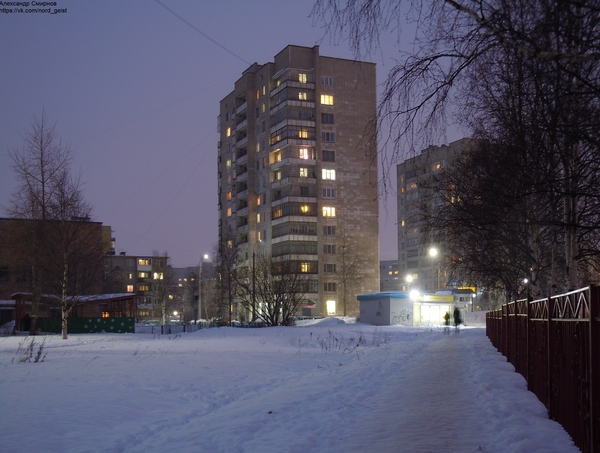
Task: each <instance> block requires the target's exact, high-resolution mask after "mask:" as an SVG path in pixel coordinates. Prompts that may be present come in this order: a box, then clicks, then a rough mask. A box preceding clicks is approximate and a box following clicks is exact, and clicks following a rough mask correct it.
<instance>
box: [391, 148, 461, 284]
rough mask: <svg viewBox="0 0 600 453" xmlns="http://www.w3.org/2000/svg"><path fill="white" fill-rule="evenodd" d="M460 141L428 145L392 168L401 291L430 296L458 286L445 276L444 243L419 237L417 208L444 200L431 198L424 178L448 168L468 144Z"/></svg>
mask: <svg viewBox="0 0 600 453" xmlns="http://www.w3.org/2000/svg"><path fill="white" fill-rule="evenodd" d="M469 142H470V139H467V138H463V139H460V140H457V141H454V142H452V143H450V144H448V145H441V146H429V147H428V148H426V149H424V150H422V151H421V153H420V154H419V155H417V156H414V157H411V158H410V159H406V160H405V161H404V162H402V163H400V164H398V165H397V167H396V172H397V181H398V188H397V189H398V192H397V193H398V200H397V207H398V211H397V212H398V271H399V275H400V286H401V289H403V290H408V289H409V288H418V289H419V290H421V291H423V292H429V293H434V292H436V291H438V290H443V289H446V288H451V287H454V288H456V287H458V286H460V285H461V282H459V281H457V280H456V279H455V277H454V276H452V275H451V274H450V273H449V270H448V261H449V260H450V259H451V257H449V256H447V254H446V253H445V247H444V243H443V241H442V242H439V243H433V242H431V241H430V240H429V238H427V237H426V236H425V235H424V234H423V229H422V218H421V209H422V208H423V207H427V209H433V208H434V207H435V206H436V205H438V204H439V203H443V202H444V201H443V200H441V199H437V198H435V197H432V196H431V193H430V191H428V189H427V188H426V187H424V186H425V185H424V184H422V183H423V182H424V181H426V180H427V178H429V177H431V176H432V175H434V174H435V172H437V171H440V170H441V169H443V168H446V167H449V166H451V165H452V163H453V162H454V160H455V159H456V156H457V155H459V154H460V153H461V152H463V151H464V150H465V149H466V148H467V147H468V145H469Z"/></svg>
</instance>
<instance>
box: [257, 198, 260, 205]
mask: <svg viewBox="0 0 600 453" xmlns="http://www.w3.org/2000/svg"><path fill="white" fill-rule="evenodd" d="M256 206H260V196H258V197H256Z"/></svg>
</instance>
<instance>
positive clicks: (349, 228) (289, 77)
mask: <svg viewBox="0 0 600 453" xmlns="http://www.w3.org/2000/svg"><path fill="white" fill-rule="evenodd" d="M375 114H376V81H375V64H373V63H367V62H361V61H352V60H345V59H339V58H331V57H326V56H321V55H319V47H318V46H315V47H312V48H308V47H299V46H293V45H290V46H287V47H286V48H285V49H283V50H282V51H281V52H280V53H278V54H277V55H276V56H275V58H274V61H273V62H269V63H266V64H262V65H260V64H257V63H255V64H253V65H251V66H250V67H249V68H248V69H247V70H246V71H244V73H243V74H242V76H241V78H239V79H238V80H237V81H236V83H235V88H234V90H233V91H232V92H231V93H229V94H228V95H227V96H226V97H225V98H223V100H222V101H221V103H220V114H219V118H218V126H219V132H220V141H219V149H218V153H219V159H218V167H219V210H220V219H219V235H220V243H221V244H227V246H228V247H235V248H236V249H237V252H238V263H242V262H243V261H244V260H248V259H252V256H253V255H255V254H256V255H260V256H270V257H272V259H274V260H279V261H286V262H290V263H293V265H294V268H295V269H297V270H298V272H302V273H305V274H307V275H309V276H310V282H311V284H310V286H309V292H308V294H306V304H304V306H303V309H302V313H299V314H303V315H312V316H315V315H342V314H348V315H358V301H357V300H356V294H361V293H367V292H372V291H377V290H378V288H379V275H378V274H379V272H378V267H379V243H378V242H379V240H378V237H379V233H378V201H377V195H378V193H377V161H376V159H374V157H373V156H375V155H376V153H375V152H374V151H375V150H376V146H377V143H376V140H375V139H373V138H372V137H367V136H366V135H365V129H366V126H367V124H368V123H369V121H371V120H373V119H374V118H375ZM368 140H371V141H370V142H369V143H368V147H369V150H370V151H371V156H370V157H367V156H366V153H365V150H364V149H363V148H364V147H365V145H366V144H367V142H368ZM351 258H352V260H353V261H352V262H354V264H356V265H357V266H356V269H358V270H359V271H358V273H357V274H356V276H355V278H352V281H351V282H347V283H346V285H345V287H344V285H342V280H344V279H342V278H341V277H340V275H341V274H342V273H343V271H344V270H347V269H348V266H349V263H350V262H351ZM356 260H358V261H356ZM346 280H347V279H346ZM350 283H351V284H352V285H351V284H350ZM242 315H243V314H242V313H237V316H238V317H240V316H242ZM234 316H235V313H234Z"/></svg>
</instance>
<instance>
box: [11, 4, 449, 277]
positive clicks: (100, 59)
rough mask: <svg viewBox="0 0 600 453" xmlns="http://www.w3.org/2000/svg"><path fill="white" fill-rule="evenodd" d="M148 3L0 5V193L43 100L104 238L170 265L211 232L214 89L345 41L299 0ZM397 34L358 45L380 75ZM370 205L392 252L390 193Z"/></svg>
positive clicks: (206, 249)
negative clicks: (166, 258)
mask: <svg viewBox="0 0 600 453" xmlns="http://www.w3.org/2000/svg"><path fill="white" fill-rule="evenodd" d="M161 3H162V5H161ZM161 3H159V2H157V1H145V2H141V1H129V2H100V1H88V2H79V1H74V0H57V7H58V8H66V10H67V11H66V12H64V13H61V14H41V13H37V14H15V13H13V14H0V42H2V43H3V44H2V59H1V66H2V68H1V70H0V99H1V100H2V104H1V105H2V108H1V109H0V206H2V205H6V204H7V202H8V199H9V194H10V193H11V191H13V190H14V188H15V181H14V179H13V177H12V173H11V170H10V168H9V164H10V160H9V157H8V150H9V149H14V148H15V147H19V146H21V145H22V143H23V139H22V136H23V134H24V133H25V132H26V131H27V130H29V125H30V120H31V118H32V116H33V115H37V116H40V115H41V112H42V109H45V111H46V113H47V115H48V117H49V118H50V119H51V121H52V122H56V128H57V132H58V134H59V135H60V136H61V137H62V138H63V141H64V142H70V144H71V146H72V148H73V149H74V151H75V162H74V171H75V172H78V173H79V172H80V173H81V175H82V177H83V180H84V181H85V182H86V185H85V188H84V189H85V195H86V196H87V199H88V200H89V201H90V202H91V203H92V205H93V206H94V220H97V221H100V222H102V223H104V224H105V225H110V226H112V228H113V229H114V236H115V237H116V241H117V242H116V245H117V252H122V251H124V252H127V253H128V254H132V255H136V254H138V255H144V254H152V252H153V251H154V250H156V251H159V252H161V253H162V252H164V251H168V252H169V254H170V255H171V256H172V258H173V259H172V264H173V265H174V266H177V267H183V266H188V265H190V266H191V265H197V264H198V263H199V261H200V257H201V256H202V255H204V254H205V253H211V252H212V251H213V249H214V246H215V244H216V241H217V170H216V169H217V167H216V156H217V147H216V144H217V115H218V108H219V101H220V100H221V99H222V98H223V97H225V95H227V93H229V92H230V91H231V90H232V89H233V86H234V82H235V81H236V80H237V79H238V78H239V77H240V76H241V74H242V72H243V71H244V70H245V69H247V67H248V66H249V65H250V64H251V63H253V62H258V63H266V62H269V61H272V59H273V57H274V55H275V54H277V53H278V52H279V51H280V50H281V49H283V48H284V47H285V46H286V45H288V44H297V45H304V46H313V45H315V44H319V45H320V46H321V47H320V51H321V54H323V55H328V56H334V57H341V58H353V55H352V53H351V51H350V49H349V47H348V44H347V42H345V41H341V42H332V40H331V38H330V37H328V36H326V35H325V31H324V30H323V28H322V26H321V25H320V23H315V21H314V20H313V19H312V18H310V17H309V14H310V11H311V8H312V2H311V1H302V2H300V1H297V0H256V1H252V2H249V1H244V0H223V1H216V0H215V1H208V0H202V1H184V0H181V1H169V0H161ZM163 5H164V6H163ZM165 6H166V8H165ZM167 8H168V9H170V10H172V11H173V12H174V13H175V14H177V15H179V16H180V17H181V18H178V17H176V16H175V15H174V14H172V13H171V12H170V11H168V10H167ZM182 19H183V20H182ZM184 21H187V22H188V23H189V25H188V24H186V23H185V22H184ZM190 25H191V26H190ZM397 38H398V36H397V33H386V34H385V35H384V37H383V45H382V48H381V49H380V51H379V52H377V53H375V54H373V55H372V57H371V59H370V61H373V62H375V63H377V70H378V79H379V82H380V83H381V82H383V80H384V78H385V75H386V74H387V72H388V71H389V70H390V69H391V67H392V59H393V58H394V57H396V56H397V49H398V47H397V45H396V43H397V40H398V39H397ZM406 38H407V39H408V36H406ZM404 45H406V43H404ZM456 138H458V137H456V136H454V137H450V140H449V141H452V140H453V139H456ZM381 205H382V207H381V216H380V217H381V218H380V229H381V240H380V242H381V258H382V259H396V258H397V238H396V234H397V232H396V226H395V223H396V218H395V216H396V207H395V197H394V194H391V196H390V197H389V199H388V202H387V203H386V204H385V205H384V203H381ZM0 215H3V213H0Z"/></svg>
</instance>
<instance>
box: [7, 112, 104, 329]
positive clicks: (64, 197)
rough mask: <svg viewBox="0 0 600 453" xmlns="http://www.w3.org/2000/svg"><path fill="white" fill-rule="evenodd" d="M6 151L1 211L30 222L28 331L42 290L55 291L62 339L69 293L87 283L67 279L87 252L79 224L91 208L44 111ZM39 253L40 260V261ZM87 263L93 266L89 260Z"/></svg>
mask: <svg viewBox="0 0 600 453" xmlns="http://www.w3.org/2000/svg"><path fill="white" fill-rule="evenodd" d="M9 154H10V157H11V159H12V161H13V165H12V168H13V170H14V172H15V175H16V179H17V182H18V185H17V188H16V190H15V191H14V192H13V193H12V195H11V199H10V205H9V206H8V207H7V208H6V211H7V213H8V214H9V215H10V216H12V217H16V218H24V219H33V220H36V222H32V223H31V224H30V225H31V231H30V232H29V233H30V241H29V256H30V257H31V290H32V294H33V306H32V312H33V313H32V314H33V321H32V323H31V332H30V333H32V334H33V333H35V328H36V327H35V319H36V315H37V312H38V308H39V303H40V299H41V294H42V291H43V290H44V288H46V289H55V290H56V289H59V291H57V294H60V298H61V306H62V307H63V310H62V311H63V338H66V318H67V316H68V314H69V312H70V309H71V308H72V305H71V303H70V302H69V300H70V295H69V293H70V292H72V291H75V293H76V294H80V293H81V291H83V290H84V287H86V286H88V285H87V284H84V282H83V280H82V279H81V278H79V279H76V281H75V282H72V279H73V275H74V272H75V269H77V268H78V267H79V266H78V264H77V260H78V259H79V257H80V255H82V254H85V253H86V252H87V250H86V244H85V241H83V240H82V236H85V234H86V232H87V231H88V230H89V228H86V227H81V225H83V224H84V223H85V222H87V221H89V218H90V216H91V211H92V208H91V206H90V205H89V204H88V203H87V202H86V201H85V200H84V197H83V191H82V184H81V178H80V177H74V176H73V175H72V173H71V163H72V156H73V153H72V150H71V148H70V145H68V144H63V143H62V141H61V140H60V138H59V137H58V136H57V134H56V128H55V125H54V124H50V123H49V120H48V118H47V116H46V113H45V111H42V115H41V117H40V118H37V117H33V119H32V121H31V130H30V131H29V132H28V133H26V134H25V136H24V145H23V147H22V148H17V149H13V150H10V151H9ZM79 222H82V223H79ZM101 253H102V251H101V250H100V251H99V256H100V255H101ZM99 256H98V257H99ZM44 257H45V258H46V261H45V262H42V261H41V260H42V259H43V258H44ZM96 261H97V260H94V262H96ZM90 267H91V268H94V267H95V266H94V265H93V264H92V263H90ZM71 283H73V284H71Z"/></svg>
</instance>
